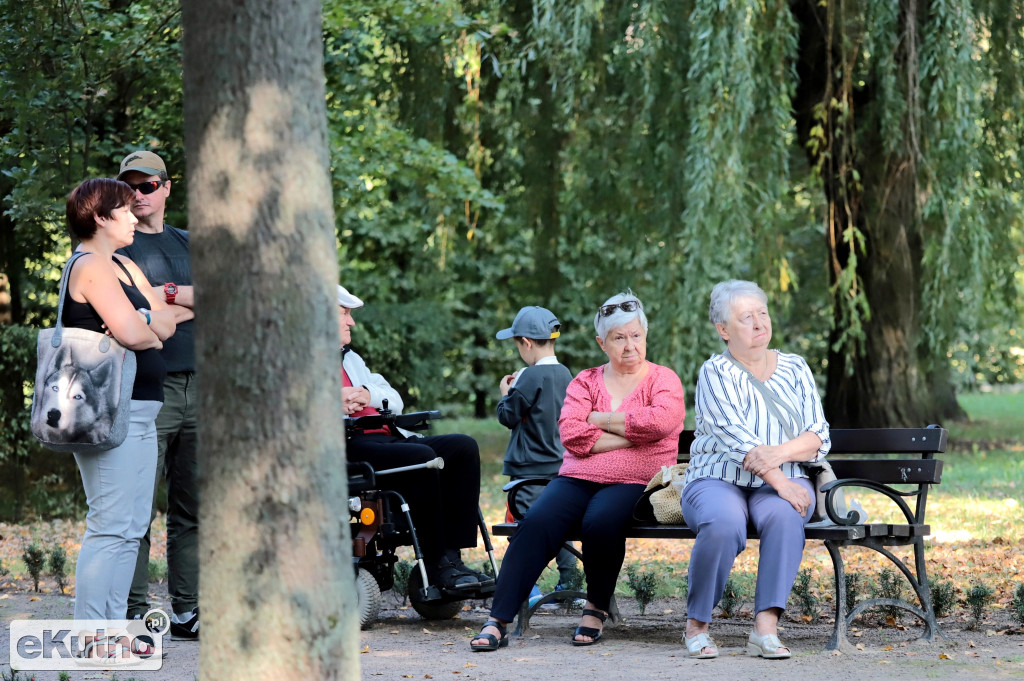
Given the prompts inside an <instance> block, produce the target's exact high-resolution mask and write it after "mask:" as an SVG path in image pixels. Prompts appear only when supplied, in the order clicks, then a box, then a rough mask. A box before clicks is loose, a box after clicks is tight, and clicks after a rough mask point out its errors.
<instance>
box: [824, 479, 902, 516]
mask: <svg viewBox="0 0 1024 681" xmlns="http://www.w3.org/2000/svg"><path fill="white" fill-rule="evenodd" d="M843 487H864V488H867V489H871V490H874V491H876V492H880V493H882V494H884V495H885V496H887V497H889V499H890V500H891V501H892V502H893V503H894V504H896V505H897V506H898V507H899V509H900V511H902V512H903V517H904V518H906V520H907V523H908V524H910V525H914V524H916V523H918V520H917V518H915V517H914V512H913V511H911V510H910V506H909V505H908V504H907V502H905V501H904V500H903V499H901V497H916V496H919V495H920V494H921V491H922V490H921V489H920V488H918V489H916V490H913V491H911V492H901V491H899V490H898V489H895V488H894V487H890V486H889V485H883V484H882V483H880V482H875V481H874V480H864V479H863V478H844V479H842V480H833V481H832V482H827V483H825V484H824V485H822V487H821V491H822V492H825V500H826V503H825V510H826V511H827V512H828V517H829V519H830V520H831V521H832V522H834V523H835V524H836V525H856V524H858V523H859V522H860V521H861V517H860V513H858V512H857V511H855V510H851V511H850V512H849V514H848V515H846V516H841V515H840V514H839V513H838V512H837V511H836V508H835V503H834V501H833V499H834V498H835V496H836V494H837V493H838V492H839V490H840V489H841V488H843Z"/></svg>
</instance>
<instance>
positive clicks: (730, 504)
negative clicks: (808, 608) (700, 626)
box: [682, 478, 814, 622]
mask: <svg viewBox="0 0 1024 681" xmlns="http://www.w3.org/2000/svg"><path fill="white" fill-rule="evenodd" d="M793 480H794V482H797V483H799V484H800V485H801V486H803V487H804V489H806V490H807V493H808V494H810V495H811V500H812V501H813V500H814V486H813V485H812V484H811V482H810V480H807V479H806V478H793ZM682 506H683V517H684V518H685V519H686V524H687V525H688V526H689V527H690V529H691V530H693V531H694V532H696V533H697V539H696V540H695V541H694V543H693V551H691V552H690V574H689V591H688V593H687V596H686V616H687V617H689V618H692V619H695V620H699V621H701V622H710V621H711V612H712V611H713V610H714V608H715V606H716V605H717V604H718V601H719V600H721V598H722V593H723V592H724V591H725V583H726V581H727V580H728V579H729V573H730V572H732V565H733V562H734V561H735V560H736V556H738V555H739V554H740V552H741V551H743V549H744V548H746V546H747V524H748V523H749V524H751V525H753V526H754V528H755V529H756V530H757V535H758V537H759V538H760V546H761V551H760V556H759V558H758V563H757V587H756V591H755V593H754V614H755V615H756V614H757V613H759V612H761V611H762V610H767V609H768V608H782V609H783V610H785V609H786V601H787V600H789V592H790V591H791V590H792V588H793V582H794V580H796V575H797V572H799V570H800V561H801V559H802V558H803V553H804V525H806V524H807V522H808V521H809V520H810V517H811V513H812V512H813V511H814V509H813V508H811V509H810V510H809V511H808V513H807V517H802V516H801V515H800V514H799V513H797V512H796V509H794V508H793V506H792V504H790V503H789V502H788V501H786V500H785V499H783V498H782V497H780V496H779V495H778V493H776V492H775V490H774V489H773V488H772V487H771V486H770V485H762V486H761V487H756V488H749V489H748V488H745V487H738V486H736V485H733V484H732V483H729V482H725V481H724V480H719V479H717V478H704V479H701V480H694V481H693V482H691V483H690V484H688V485H687V486H686V487H685V488H684V489H683V499H682Z"/></svg>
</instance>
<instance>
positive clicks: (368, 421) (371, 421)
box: [345, 414, 391, 433]
mask: <svg viewBox="0 0 1024 681" xmlns="http://www.w3.org/2000/svg"><path fill="white" fill-rule="evenodd" d="M390 423H391V419H389V418H385V417H383V416H381V415H380V414H370V415H369V416H360V417H358V418H350V417H347V416H346V417H345V432H346V433H348V432H350V431H353V430H377V429H379V428H383V427H384V426H386V425H389V424H390Z"/></svg>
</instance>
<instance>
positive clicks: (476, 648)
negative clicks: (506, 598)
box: [469, 620, 508, 653]
mask: <svg viewBox="0 0 1024 681" xmlns="http://www.w3.org/2000/svg"><path fill="white" fill-rule="evenodd" d="M487 627H494V628H495V629H497V630H498V633H499V634H501V638H500V639H498V638H495V636H494V634H485V633H483V631H484V629H486V628H487ZM478 638H485V639H487V643H473V642H472V641H471V642H470V644H469V647H470V648H471V649H472V650H473V652H474V653H480V652H483V651H487V650H497V649H498V648H504V647H505V646H507V645H508V636H507V635H506V633H505V626H504V625H503V624H501V623H500V622H498V621H497V620H487V621H486V622H484V625H483V626H482V627H480V633H479V634H477V635H476V636H474V637H473V640H474V641H475V640H476V639H478Z"/></svg>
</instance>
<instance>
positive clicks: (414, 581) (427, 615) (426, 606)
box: [409, 567, 462, 620]
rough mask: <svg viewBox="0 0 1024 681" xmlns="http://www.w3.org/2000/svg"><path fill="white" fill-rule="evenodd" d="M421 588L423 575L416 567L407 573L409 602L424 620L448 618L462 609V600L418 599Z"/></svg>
mask: <svg viewBox="0 0 1024 681" xmlns="http://www.w3.org/2000/svg"><path fill="white" fill-rule="evenodd" d="M422 588H423V577H422V576H421V575H420V571H419V570H418V569H417V568H415V567H414V568H413V571H412V574H410V575H409V602H410V603H411V604H412V609H413V610H415V611H416V612H417V613H418V614H419V616H420V617H422V618H423V619H425V620H450V619H452V618H453V617H455V616H456V615H457V614H459V611H461V610H462V601H446V600H433V601H424V600H420V595H419V594H420V589H422Z"/></svg>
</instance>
